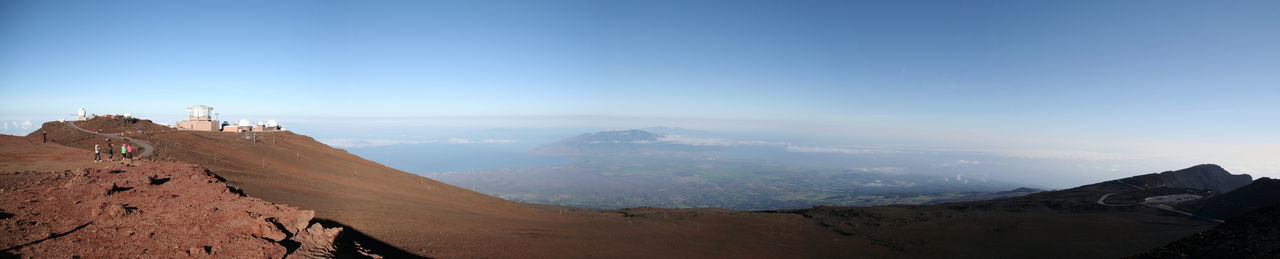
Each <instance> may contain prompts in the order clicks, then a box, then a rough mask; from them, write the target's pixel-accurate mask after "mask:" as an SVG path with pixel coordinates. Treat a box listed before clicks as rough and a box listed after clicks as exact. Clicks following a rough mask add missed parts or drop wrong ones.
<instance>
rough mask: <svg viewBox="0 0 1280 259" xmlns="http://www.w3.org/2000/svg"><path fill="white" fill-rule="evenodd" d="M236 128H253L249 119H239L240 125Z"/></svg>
mask: <svg viewBox="0 0 1280 259" xmlns="http://www.w3.org/2000/svg"><path fill="white" fill-rule="evenodd" d="M237 126H241V127H253V122H250V121H249V119H240V123H239V124H238V125H237Z"/></svg>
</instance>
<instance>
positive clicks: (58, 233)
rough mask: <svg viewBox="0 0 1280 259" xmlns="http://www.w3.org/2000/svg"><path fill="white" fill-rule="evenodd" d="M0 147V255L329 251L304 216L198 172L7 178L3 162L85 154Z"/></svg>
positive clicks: (112, 167) (100, 168)
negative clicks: (18, 153)
mask: <svg viewBox="0 0 1280 259" xmlns="http://www.w3.org/2000/svg"><path fill="white" fill-rule="evenodd" d="M15 140H16V141H15ZM0 141H3V143H4V144H5V145H4V146H5V149H6V151H5V152H3V153H0V161H3V162H4V164H6V166H5V167H6V168H5V169H6V170H4V171H2V172H0V196H3V197H4V199H2V200H0V249H3V251H0V252H3V253H6V254H19V255H23V256H25V257H75V256H78V257H90V258H106V257H112V258H121V257H192V256H217V257H259V258H261V257H269V258H280V257H283V256H285V255H286V254H288V253H289V252H290V251H297V252H296V253H293V254H291V255H292V256H302V257H307V256H324V255H326V254H331V253H332V252H333V250H334V247H333V246H334V244H333V242H334V240H335V238H336V237H337V236H338V233H339V231H341V228H330V229H325V228H324V227H321V226H320V225H319V224H312V223H311V221H312V217H313V215H314V212H313V211H309V210H300V209H297V208H293V207H289V206H284V205H278V204H273V203H270V202H266V201H263V200H259V199H257V198H250V197H244V196H243V195H241V194H239V193H237V189H236V188H234V187H231V186H228V185H226V184H225V183H224V182H223V180H222V179H220V178H219V177H217V176H216V175H213V174H212V173H210V172H209V171H207V170H206V169H204V168H201V167H198V166H194V165H190V164H185V163H172V162H134V163H132V164H126V163H93V164H92V166H91V167H88V168H82V169H75V170H65V171H61V172H47V171H46V172H35V171H12V170H8V169H9V167H10V165H13V164H31V163H33V162H35V161H40V162H43V163H49V162H50V161H57V160H54V159H48V158H60V157H65V156H64V155H72V154H74V155H76V156H75V157H78V156H79V155H82V153H85V152H82V151H83V150H76V149H72V148H67V147H61V148H58V147H60V146H54V145H41V144H35V143H27V144H25V145H23V143H22V142H25V140H22V139H20V138H17V137H12V136H0ZM48 146H53V147H48ZM15 147H24V149H23V150H24V152H22V153H21V154H23V156H14V153H11V152H8V151H7V150H8V149H12V148H15ZM81 159H83V158H81ZM63 161H66V160H63ZM90 163H92V162H90ZM79 165H82V164H81V163H76V162H71V163H67V164H63V165H59V166H63V167H65V166H79ZM308 226H311V227H310V228H308Z"/></svg>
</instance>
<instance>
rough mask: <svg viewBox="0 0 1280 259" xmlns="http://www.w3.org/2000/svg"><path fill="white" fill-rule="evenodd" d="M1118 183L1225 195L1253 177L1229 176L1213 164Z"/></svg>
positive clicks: (1143, 176) (1137, 177)
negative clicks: (1205, 191) (1186, 189)
mask: <svg viewBox="0 0 1280 259" xmlns="http://www.w3.org/2000/svg"><path fill="white" fill-rule="evenodd" d="M1120 181H1122V182H1124V183H1128V184H1133V185H1138V186H1141V187H1143V188H1157V187H1172V188H1192V189H1202V190H1210V191H1214V192H1217V193H1227V192H1230V191H1232V190H1235V189H1237V188H1240V187H1244V186H1245V185H1249V184H1250V183H1252V182H1253V177H1252V176H1249V175H1248V174H1239V175H1235V174H1231V172H1227V170H1226V169H1223V168H1222V167H1221V166H1218V165H1215V164H1202V165H1197V166H1192V167H1189V168H1186V169H1182V170H1177V171H1165V172H1162V173H1158V174H1145V175H1139V176H1134V177H1129V178H1124V179H1120Z"/></svg>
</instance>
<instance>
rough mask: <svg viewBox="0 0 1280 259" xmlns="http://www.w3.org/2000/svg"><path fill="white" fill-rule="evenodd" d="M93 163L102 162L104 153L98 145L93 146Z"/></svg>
mask: <svg viewBox="0 0 1280 259" xmlns="http://www.w3.org/2000/svg"><path fill="white" fill-rule="evenodd" d="M93 162H102V151H101V150H99V149H98V144H93Z"/></svg>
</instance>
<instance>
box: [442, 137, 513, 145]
mask: <svg viewBox="0 0 1280 259" xmlns="http://www.w3.org/2000/svg"><path fill="white" fill-rule="evenodd" d="M512 142H516V141H515V140H510V139H485V140H470V139H465V138H449V139H447V140H445V141H444V143H447V144H491V143H496V144H505V143H512Z"/></svg>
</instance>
